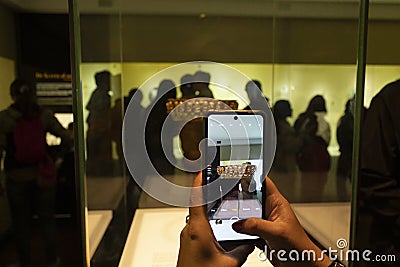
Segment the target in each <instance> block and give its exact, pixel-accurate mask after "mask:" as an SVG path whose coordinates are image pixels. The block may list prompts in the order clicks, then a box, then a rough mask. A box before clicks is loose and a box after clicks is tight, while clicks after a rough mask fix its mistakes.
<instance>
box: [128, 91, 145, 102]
mask: <svg viewBox="0 0 400 267" xmlns="http://www.w3.org/2000/svg"><path fill="white" fill-rule="evenodd" d="M133 96H135V101H136V102H138V103H141V102H142V100H143V93H142V91H140V90H139V89H138V88H133V89H131V90H130V91H129V94H128V99H129V100H131V99H132V97H133Z"/></svg>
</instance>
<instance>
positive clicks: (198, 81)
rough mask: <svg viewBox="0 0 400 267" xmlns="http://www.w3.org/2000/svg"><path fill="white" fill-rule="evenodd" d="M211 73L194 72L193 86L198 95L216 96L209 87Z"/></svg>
mask: <svg viewBox="0 0 400 267" xmlns="http://www.w3.org/2000/svg"><path fill="white" fill-rule="evenodd" d="M210 80H211V75H210V73H208V72H204V71H197V72H196V73H195V74H194V83H193V88H194V91H195V95H196V96H197V97H209V98H214V95H213V93H212V91H211V89H210V88H209V86H210Z"/></svg>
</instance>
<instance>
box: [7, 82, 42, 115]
mask: <svg viewBox="0 0 400 267" xmlns="http://www.w3.org/2000/svg"><path fill="white" fill-rule="evenodd" d="M10 95H11V98H12V99H13V101H14V106H15V107H16V108H17V109H18V110H19V111H20V112H21V113H22V114H23V115H24V116H30V115H33V113H34V112H35V111H37V110H38V105H37V98H36V88H35V86H34V85H33V84H32V83H30V82H28V81H26V80H23V79H16V80H15V81H14V82H13V83H12V84H11V86H10Z"/></svg>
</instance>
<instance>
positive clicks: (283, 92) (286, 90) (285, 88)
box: [281, 85, 289, 94]
mask: <svg viewBox="0 0 400 267" xmlns="http://www.w3.org/2000/svg"><path fill="white" fill-rule="evenodd" d="M288 92H289V88H288V87H287V86H286V85H285V86H283V87H282V88H281V94H287V93H288Z"/></svg>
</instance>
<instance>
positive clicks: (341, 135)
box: [336, 98, 354, 201]
mask: <svg viewBox="0 0 400 267" xmlns="http://www.w3.org/2000/svg"><path fill="white" fill-rule="evenodd" d="M353 101H354V98H352V99H349V100H347V102H346V107H345V110H344V114H343V116H341V117H340V119H339V121H338V124H337V128H336V139H337V142H338V144H339V151H340V155H339V159H338V163H337V169H336V190H337V195H338V200H339V201H349V200H350V196H348V195H347V193H346V181H348V180H350V179H351V169H352V166H353V132H354V116H353Z"/></svg>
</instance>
